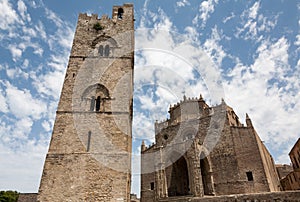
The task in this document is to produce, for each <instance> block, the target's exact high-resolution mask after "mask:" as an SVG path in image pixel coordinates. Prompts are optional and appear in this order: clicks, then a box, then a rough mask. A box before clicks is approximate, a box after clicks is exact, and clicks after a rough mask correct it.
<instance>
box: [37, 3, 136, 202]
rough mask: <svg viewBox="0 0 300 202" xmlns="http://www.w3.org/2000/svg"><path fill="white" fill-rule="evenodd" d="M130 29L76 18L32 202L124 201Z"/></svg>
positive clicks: (122, 15)
mask: <svg viewBox="0 0 300 202" xmlns="http://www.w3.org/2000/svg"><path fill="white" fill-rule="evenodd" d="M133 25H134V17H133V5H132V4H124V5H123V6H114V7H113V15H112V18H108V17H107V16H102V17H101V18H98V16H97V15H92V16H88V15H86V14H80V15H79V18H78V24H77V28H76V32H75V36H74V40H73V46H72V50H71V55H70V59H69V64H68V68H67V72H66V77H65V80H64V85H63V89H62V93H61V97H60V102H59V105H58V109H57V114H56V120H55V124H54V128H53V133H52V139H51V143H50V147H49V151H48V154H47V157H46V161H45V165H44V170H43V175H42V179H41V184H40V188H39V194H38V201H53V202H55V201H59V202H60V201H105V202H107V201H126V202H129V201H130V182H131V179H130V178H131V141H132V135H131V125H132V96H133V62H134V58H133V57H134V26H133ZM95 27H96V28H97V27H98V28H97V29H95Z"/></svg>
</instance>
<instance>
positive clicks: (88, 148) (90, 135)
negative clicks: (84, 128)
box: [86, 131, 92, 152]
mask: <svg viewBox="0 0 300 202" xmlns="http://www.w3.org/2000/svg"><path fill="white" fill-rule="evenodd" d="M91 137H92V132H91V131H89V133H88V141H87V147H86V151H87V152H89V151H90V145H91Z"/></svg>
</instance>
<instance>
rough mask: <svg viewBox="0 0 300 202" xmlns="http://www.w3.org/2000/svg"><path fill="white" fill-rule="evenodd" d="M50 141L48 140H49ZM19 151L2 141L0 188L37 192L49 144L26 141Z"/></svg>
mask: <svg viewBox="0 0 300 202" xmlns="http://www.w3.org/2000/svg"><path fill="white" fill-rule="evenodd" d="M47 143H48V142H47ZM17 145H22V147H21V148H19V149H18V151H12V150H11V148H9V147H7V145H5V144H3V143H0V151H1V152H0V161H1V162H5V163H1V164H0V170H1V172H0V178H1V183H0V189H1V190H17V191H19V192H21V193H37V192H38V188H39V187H38V186H39V182H40V178H41V168H42V167H43V164H44V158H45V154H46V152H47V148H48V146H47V144H46V143H45V142H43V141H33V140H32V141H26V142H25V143H23V144H22V143H19V142H18V143H17Z"/></svg>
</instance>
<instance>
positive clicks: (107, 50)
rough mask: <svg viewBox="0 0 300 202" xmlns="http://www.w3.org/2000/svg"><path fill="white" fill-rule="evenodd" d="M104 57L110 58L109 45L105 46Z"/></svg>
mask: <svg viewBox="0 0 300 202" xmlns="http://www.w3.org/2000/svg"><path fill="white" fill-rule="evenodd" d="M104 55H105V56H106V57H107V56H109V45H106V46H105V49H104Z"/></svg>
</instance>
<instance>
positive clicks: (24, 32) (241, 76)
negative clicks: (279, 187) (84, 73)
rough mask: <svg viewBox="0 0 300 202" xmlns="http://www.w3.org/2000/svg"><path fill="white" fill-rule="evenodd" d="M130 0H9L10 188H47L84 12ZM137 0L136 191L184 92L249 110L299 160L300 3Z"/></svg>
mask: <svg viewBox="0 0 300 202" xmlns="http://www.w3.org/2000/svg"><path fill="white" fill-rule="evenodd" d="M123 3H125V2H123V1H104V0H97V1H96V0H89V1H79V0H73V1H66V0H44V1H42V0H27V1H26V0H14V1H13V0H0V19H1V21H0V42H1V43H0V53H1V57H0V162H1V163H0V190H7V189H12V190H17V191H20V192H37V190H38V186H39V181H40V176H41V172H42V168H43V164H44V158H45V154H46V152H47V149H48V145H49V141H50V137H51V131H52V127H53V122H54V118H55V111H56V107H57V102H58V99H59V95H60V91H61V87H62V82H63V78H64V74H65V70H66V66H67V62H68V56H69V52H70V48H71V45H72V39H73V36H74V31H75V26H76V21H77V16H78V14H79V13H80V12H81V13H89V14H90V13H97V14H99V15H100V16H101V15H102V14H108V15H109V16H111V12H112V11H111V9H112V6H113V5H122V4H123ZM133 3H134V6H135V19H136V21H135V29H136V42H135V43H136V50H137V51H136V57H135V63H136V66H135V68H136V73H135V95H134V96H135V97H134V121H133V122H134V129H133V137H134V138H133V154H134V155H133V183H132V187H133V188H132V190H133V192H136V193H137V192H139V177H138V176H139V152H140V150H139V146H140V144H141V140H143V139H144V140H146V143H147V144H151V143H152V142H153V139H154V131H153V129H154V127H153V125H154V121H155V120H164V119H166V118H167V117H168V115H167V111H168V108H169V105H170V104H174V103H176V102H178V101H179V100H180V99H182V96H183V94H186V95H187V96H188V97H196V96H197V97H199V95H200V93H201V94H202V95H203V97H204V98H205V99H206V100H207V102H208V103H209V104H210V105H214V104H217V103H218V102H219V101H220V100H221V98H222V97H223V98H224V99H225V101H226V103H227V104H228V105H230V106H231V107H233V108H234V110H235V112H236V114H238V116H239V117H240V120H241V122H243V123H244V122H245V121H244V119H245V113H246V112H247V113H248V114H249V115H250V117H251V118H252V122H253V124H254V126H255V128H256V130H257V132H258V134H259V135H260V137H261V139H262V140H263V141H264V142H265V144H266V146H267V147H268V149H269V150H270V152H271V154H272V155H273V157H274V159H275V161H276V162H277V163H289V158H288V152H289V150H290V149H291V147H292V146H293V144H294V143H295V142H296V140H297V139H298V138H299V136H300V132H299V131H300V124H299V120H300V118H299V117H300V82H299V80H300V60H299V51H300V30H299V25H300V17H299V10H300V3H298V2H297V1H296V0H275V1H232V0H224V1H220V0H206V1H196V0H164V1H154V0H149V1H133ZM214 83H218V85H217V86H215V84H214ZM216 89H217V90H216Z"/></svg>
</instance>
